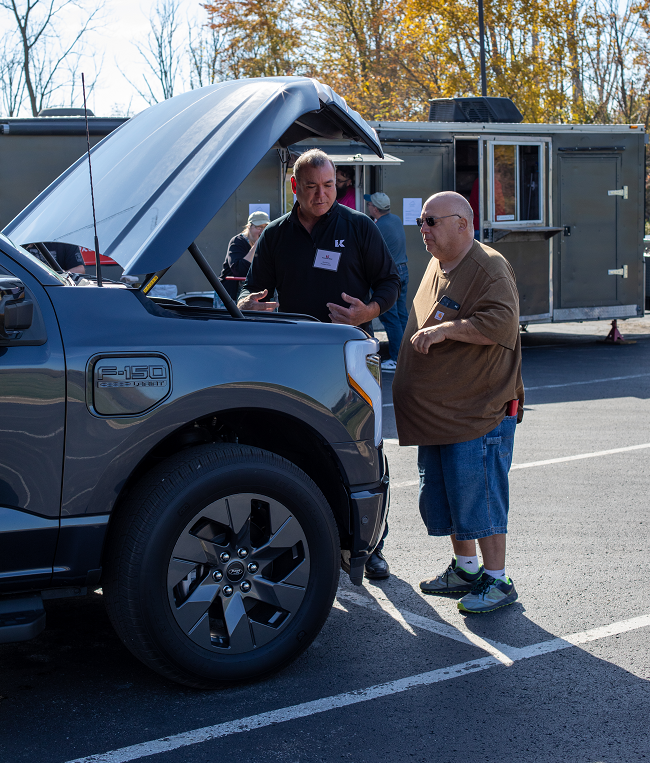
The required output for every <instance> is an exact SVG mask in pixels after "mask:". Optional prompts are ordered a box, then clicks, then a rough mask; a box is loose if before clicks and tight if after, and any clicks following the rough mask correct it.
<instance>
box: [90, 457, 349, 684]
mask: <svg viewBox="0 0 650 763" xmlns="http://www.w3.org/2000/svg"><path fill="white" fill-rule="evenodd" d="M247 511H248V518H247V519H246V512H247ZM238 551H239V554H240V555H241V556H243V558H240V556H238ZM224 554H229V556H230V558H229V559H226V556H224ZM339 554H340V551H339V539H338V532H337V528H336V522H335V520H334V517H333V515H332V511H331V509H330V507H329V505H328V503H327V501H326V500H325V497H324V496H323V494H322V493H321V491H320V490H319V489H318V487H317V486H316V485H315V484H314V482H313V481H312V480H311V479H310V478H309V477H308V476H307V475H306V474H305V473H304V472H303V471H301V470H300V469H298V467H296V466H295V465H294V464H292V463H291V462H289V461H287V460H285V459H283V458H281V457H279V456H277V455H275V454H273V453H269V452H267V451H264V450H260V449H258V448H251V447H248V446H243V445H229V444H226V445H203V446H200V447H195V448H191V449H188V450H185V451H183V452H182V453H179V454H177V455H176V456H173V457H172V458H170V459H168V460H167V461H165V462H163V463H162V464H160V465H159V466H157V467H156V468H154V469H153V470H152V471H151V472H149V473H148V474H147V475H146V476H145V477H144V478H143V479H142V480H141V481H140V482H139V483H138V485H137V486H136V487H135V489H134V490H133V491H132V492H131V493H130V494H129V496H128V497H127V499H126V500H125V502H124V503H123V504H122V505H121V506H120V507H119V512H118V514H117V516H116V517H115V519H114V521H113V522H112V523H111V528H110V532H109V539H108V546H107V553H106V564H105V576H104V598H105V601H106V606H107V609H108V614H109V617H110V619H111V622H112V624H113V626H114V628H115V630H116V631H117V633H118V635H119V636H120V638H121V639H122V641H123V642H124V644H125V645H126V646H127V647H128V648H129V650H130V651H131V652H132V653H133V654H134V655H135V656H136V657H137V658H138V659H139V660H141V661H142V662H143V663H144V664H145V665H147V666H148V667H150V668H152V669H153V670H155V671H157V672H158V673H160V674H161V675H163V676H165V677H167V678H169V679H171V680H173V681H176V682H178V683H182V684H185V685H187V686H191V687H195V688H212V687H214V686H215V685H220V684H224V683H230V682H234V681H240V680H246V679H257V678H261V677H263V676H265V675H267V674H269V673H271V672H273V671H276V670H278V669H280V668H282V667H284V666H285V665H287V664H288V663H289V662H291V660H293V659H295V658H296V657H297V656H298V655H299V654H300V653H301V652H303V651H304V650H305V649H306V648H307V647H308V646H309V644H310V643H311V642H312V641H313V639H314V638H315V637H316V635H317V634H318V633H319V631H320V629H321V628H322V626H323V624H324V623H325V620H326V619H327V616H328V615H329V612H330V609H331V606H332V602H333V600H334V596H335V594H336V588H337V585H338V577H339ZM256 565H257V569H255V566H256ZM186 571H187V572H188V574H187V575H184V573H185V572H186ZM220 574H221V575H222V579H220V580H219V575H220ZM179 576H180V577H179ZM247 586H248V588H247ZM227 588H230V589H231V590H230V594H229V595H228V591H227V590H226V589H227ZM206 602H207V603H206ZM185 605H188V606H187V607H185ZM184 607H185V608H184ZM202 607H203V608H204V609H205V611H204V612H203V614H201V608H202ZM195 616H196V617H195ZM193 618H195V619H196V623H194V624H193Z"/></svg>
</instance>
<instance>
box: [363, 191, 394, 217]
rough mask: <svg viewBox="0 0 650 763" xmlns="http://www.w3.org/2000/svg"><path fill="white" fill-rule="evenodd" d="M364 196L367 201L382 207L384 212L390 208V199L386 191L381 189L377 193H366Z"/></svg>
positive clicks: (378, 207) (379, 207)
mask: <svg viewBox="0 0 650 763" xmlns="http://www.w3.org/2000/svg"><path fill="white" fill-rule="evenodd" d="M363 198H364V199H365V200H366V201H369V202H370V203H371V204H374V205H375V206H376V207H377V209H380V210H381V211H382V212H383V211H384V210H385V209H390V199H389V198H388V196H387V195H386V194H385V193H381V192H379V191H378V192H377V193H373V194H372V195H371V194H368V193H364V195H363Z"/></svg>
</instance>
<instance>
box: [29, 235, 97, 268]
mask: <svg viewBox="0 0 650 763" xmlns="http://www.w3.org/2000/svg"><path fill="white" fill-rule="evenodd" d="M44 246H45V248H46V249H47V250H48V251H49V253H50V254H51V255H52V257H54V259H55V260H56V261H57V262H58V263H59V265H60V266H61V268H62V269H63V270H72V268H76V267H78V266H79V265H83V264H84V259H83V257H82V256H81V252H80V251H79V247H78V246H75V245H74V244H62V243H61V242H60V241H45V242H44ZM27 251H28V252H30V253H31V254H34V255H36V257H38V258H39V260H43V261H45V258H44V257H43V255H42V254H41V253H40V252H39V251H38V249H37V248H36V247H34V248H32V249H28V250H27Z"/></svg>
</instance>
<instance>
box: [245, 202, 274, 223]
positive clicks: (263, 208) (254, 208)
mask: <svg viewBox="0 0 650 763" xmlns="http://www.w3.org/2000/svg"><path fill="white" fill-rule="evenodd" d="M253 212H266V214H267V215H268V216H269V220H270V219H271V205H270V204H249V205H248V216H249V217H250V216H251V215H252V214H253Z"/></svg>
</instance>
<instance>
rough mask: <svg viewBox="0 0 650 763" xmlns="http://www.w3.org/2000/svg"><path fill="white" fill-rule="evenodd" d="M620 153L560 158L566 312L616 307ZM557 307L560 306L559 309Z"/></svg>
mask: <svg viewBox="0 0 650 763" xmlns="http://www.w3.org/2000/svg"><path fill="white" fill-rule="evenodd" d="M620 177H621V158H620V155H618V154H614V153H611V154H601V155H598V156H593V155H585V154H582V155H580V154H576V155H572V156H568V155H562V154H560V183H559V185H560V205H559V207H560V225H561V226H562V228H564V232H563V233H562V234H561V236H560V294H559V302H560V305H559V306H560V307H562V308H565V309H566V308H572V307H600V306H606V305H617V304H619V303H620V300H619V298H618V295H617V287H618V283H617V282H618V281H619V278H617V277H616V276H614V275H609V274H608V271H610V270H616V269H617V268H618V267H619V265H618V246H617V244H618V211H619V210H618V205H619V204H620V203H625V201H621V199H622V197H620V196H615V195H608V192H609V191H612V190H617V189H618V188H619V182H620ZM556 306H557V305H556Z"/></svg>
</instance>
